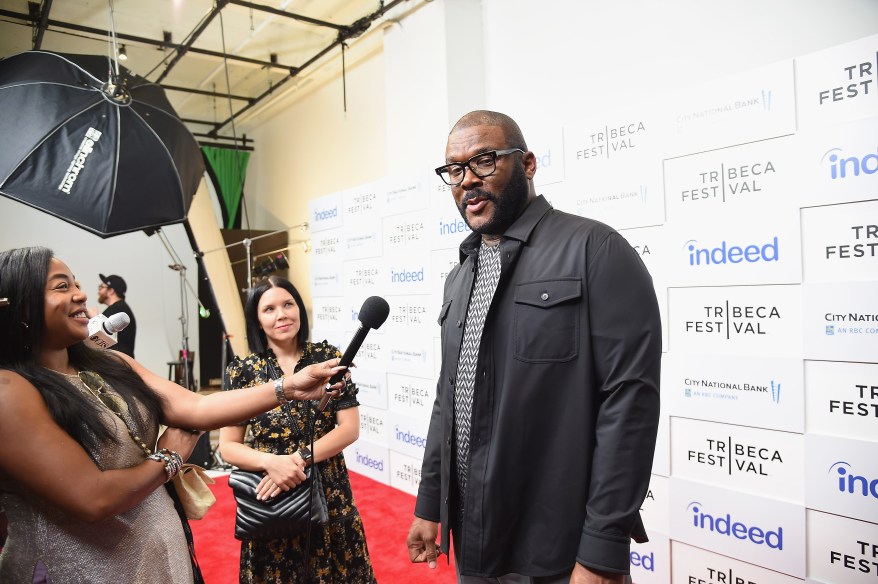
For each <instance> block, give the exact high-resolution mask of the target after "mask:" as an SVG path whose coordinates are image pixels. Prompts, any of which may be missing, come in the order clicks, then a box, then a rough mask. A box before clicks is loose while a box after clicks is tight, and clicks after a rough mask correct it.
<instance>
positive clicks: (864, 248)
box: [825, 225, 878, 260]
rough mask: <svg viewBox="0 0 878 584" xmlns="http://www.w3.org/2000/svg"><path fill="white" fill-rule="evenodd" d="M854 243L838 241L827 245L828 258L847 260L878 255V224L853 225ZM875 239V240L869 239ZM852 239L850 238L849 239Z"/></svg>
mask: <svg viewBox="0 0 878 584" xmlns="http://www.w3.org/2000/svg"><path fill="white" fill-rule="evenodd" d="M851 231H853V232H854V233H853V235H854V238H853V240H852V241H853V243H837V244H833V245H827V246H826V258H825V259H827V260H835V259H839V260H846V259H852V258H862V257H872V258H874V257H876V253H875V252H876V249H878V225H851ZM871 239H874V240H875V241H868V240H871ZM849 241H850V240H849Z"/></svg>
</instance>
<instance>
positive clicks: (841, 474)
mask: <svg viewBox="0 0 878 584" xmlns="http://www.w3.org/2000/svg"><path fill="white" fill-rule="evenodd" d="M833 471H834V472H833ZM828 474H830V475H833V474H835V475H838V479H837V481H838V482H837V483H836V485H835V487H836V488H837V489H838V492H839V493H844V494H845V495H852V496H854V497H857V498H860V497H867V498H869V497H871V498H872V499H878V478H875V479H870V478H868V477H865V476H862V475H859V474H856V473H854V472H852V468H851V465H850V464H849V463H847V462H845V461H843V460H839V461H838V462H834V463H832V465H831V466H830V467H829V473H828Z"/></svg>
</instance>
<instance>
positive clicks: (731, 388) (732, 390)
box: [683, 377, 781, 405]
mask: <svg viewBox="0 0 878 584" xmlns="http://www.w3.org/2000/svg"><path fill="white" fill-rule="evenodd" d="M683 384H684V385H685V386H686V387H685V389H684V390H683V393H684V395H685V396H686V397H687V398H707V399H719V400H728V401H737V400H738V399H743V398H747V397H749V396H752V395H760V396H765V397H766V398H768V397H770V398H771V403H773V404H775V405H778V404H780V388H781V383H780V382H779V381H775V380H774V379H772V380H770V381H768V382H762V383H758V382H757V383H745V382H740V381H724V380H718V379H704V378H701V379H693V378H689V377H687V378H686V379H684V380H683Z"/></svg>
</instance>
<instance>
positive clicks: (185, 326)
mask: <svg viewBox="0 0 878 584" xmlns="http://www.w3.org/2000/svg"><path fill="white" fill-rule="evenodd" d="M156 233H157V234H158V235H159V240H161V242H162V244H163V245H164V246H165V249H166V250H167V251H168V254H170V256H171V259H173V260H174V263H173V264H171V265H169V266H168V267H169V268H170V269H172V270H174V271H175V272H178V273H179V274H180V333H181V338H182V345H183V348H182V349H181V351H180V366H181V369H182V378H183V383H181V385H185V387H186V389H188V390H189V391H198V388H197V387H194V386H195V383H194V382H195V376H194V375H193V374H192V372H191V369H190V365H189V354H190V353H189V320H188V319H187V318H186V306H187V305H188V302H187V296H186V288H187V287H190V288H191V284H189V281H188V280H187V279H186V266H184V265H183V264H182V262H181V261H180V258H179V257H178V256H177V254H176V253H174V250H173V248H172V247H171V245H170V244H169V243H168V242H167V241H166V238H165V234H164V233H162V230H161V229H156ZM192 293H193V295H194V296H195V299H196V301H197V302H198V308H199V311H200V312H201V314H203V315H209V314H210V312H209V311H208V310H207V308H205V307H204V305H203V304H201V301H200V300H198V294H197V293H196V292H195V291H194V290H193V291H192Z"/></svg>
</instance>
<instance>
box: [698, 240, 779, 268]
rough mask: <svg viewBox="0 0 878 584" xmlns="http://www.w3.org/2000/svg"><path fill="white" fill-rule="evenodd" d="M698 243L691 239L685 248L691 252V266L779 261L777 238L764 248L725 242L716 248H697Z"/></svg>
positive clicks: (755, 245)
mask: <svg viewBox="0 0 878 584" xmlns="http://www.w3.org/2000/svg"><path fill="white" fill-rule="evenodd" d="M697 245H698V241H697V240H695V239H690V240H689V241H687V242H686V243H685V244H684V246H685V247H686V248H688V250H689V265H690V266H701V265H705V266H709V265H711V264H725V263H729V264H740V263H741V262H747V263H751V264H752V263H755V262H759V261H764V262H776V261H777V260H778V242H777V236H775V237H774V239H773V240H772V241H771V242H770V243H766V244H765V245H763V246H759V245H758V244H753V245H747V246H740V245H732V246H730V245H729V244H728V243H727V242H725V241H723V242H722V243H720V244H719V246H717V247H714V248H709V247H704V248H699V247H697Z"/></svg>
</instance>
